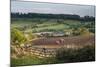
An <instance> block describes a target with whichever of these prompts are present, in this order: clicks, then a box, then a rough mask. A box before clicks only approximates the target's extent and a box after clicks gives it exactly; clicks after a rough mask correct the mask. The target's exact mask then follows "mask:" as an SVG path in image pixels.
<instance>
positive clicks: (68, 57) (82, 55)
mask: <svg viewBox="0 0 100 67" xmlns="http://www.w3.org/2000/svg"><path fill="white" fill-rule="evenodd" d="M56 59H57V60H58V62H84V61H95V48H94V47H92V46H86V47H84V48H80V49H77V50H75V49H71V48H70V49H65V48H61V49H59V50H57V54H56Z"/></svg>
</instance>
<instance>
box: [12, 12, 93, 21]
mask: <svg viewBox="0 0 100 67" xmlns="http://www.w3.org/2000/svg"><path fill="white" fill-rule="evenodd" d="M11 17H12V18H47V19H73V20H82V21H94V20H95V17H93V16H84V17H80V16H79V15H75V14H74V15H72V14H40V13H27V14H26V13H11Z"/></svg>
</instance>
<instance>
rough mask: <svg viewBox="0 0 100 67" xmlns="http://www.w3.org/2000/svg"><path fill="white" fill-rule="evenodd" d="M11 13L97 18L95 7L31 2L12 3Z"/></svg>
mask: <svg viewBox="0 0 100 67" xmlns="http://www.w3.org/2000/svg"><path fill="white" fill-rule="evenodd" d="M11 12H14V13H16V12H19V13H45V14H48V13H49V14H76V15H80V16H86V15H88V16H93V17H95V6H93V5H72V4H59V3H57V4H55V3H43V2H34V1H33V2H32V1H31V2H29V1H11Z"/></svg>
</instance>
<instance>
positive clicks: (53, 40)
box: [31, 35, 95, 48]
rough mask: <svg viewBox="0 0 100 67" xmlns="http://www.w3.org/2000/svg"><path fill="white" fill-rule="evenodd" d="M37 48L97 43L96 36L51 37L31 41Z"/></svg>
mask: <svg viewBox="0 0 100 67" xmlns="http://www.w3.org/2000/svg"><path fill="white" fill-rule="evenodd" d="M31 43H32V45H33V47H36V48H61V47H67V48H73V47H83V46H87V45H94V44H95V36H94V35H90V36H74V37H50V38H40V39H37V40H34V41H31Z"/></svg>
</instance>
